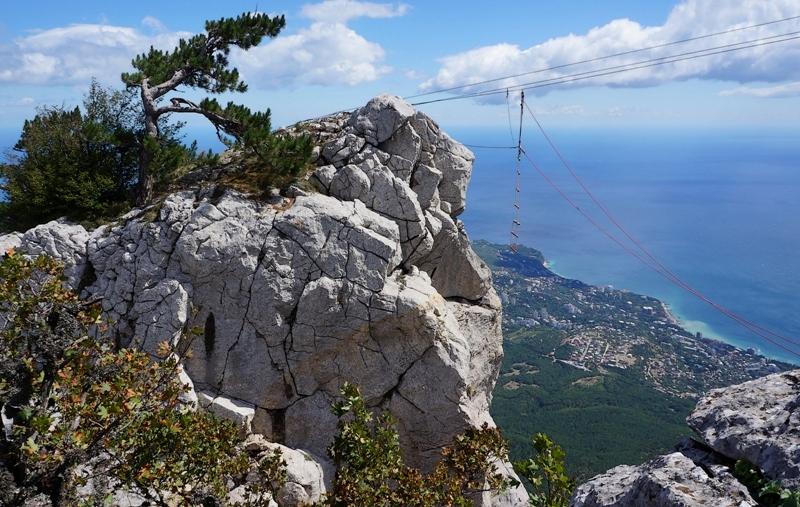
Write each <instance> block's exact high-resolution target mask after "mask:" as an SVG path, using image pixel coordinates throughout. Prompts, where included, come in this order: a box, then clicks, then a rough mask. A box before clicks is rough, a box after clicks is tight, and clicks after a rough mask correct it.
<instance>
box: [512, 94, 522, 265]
mask: <svg viewBox="0 0 800 507" xmlns="http://www.w3.org/2000/svg"><path fill="white" fill-rule="evenodd" d="M524 117H525V92H522V94H521V96H520V99H519V136H518V137H517V183H516V186H515V187H514V218H513V220H512V221H511V240H510V241H509V243H508V247H509V248H510V249H511V251H512V252H514V253H517V248H519V230H520V229H521V228H522V224H521V223H520V221H519V210H520V207H519V188H520V177H521V176H522V171H521V167H520V166H521V165H522V120H523V119H524Z"/></svg>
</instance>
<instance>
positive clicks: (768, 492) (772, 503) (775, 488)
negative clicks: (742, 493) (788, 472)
mask: <svg viewBox="0 0 800 507" xmlns="http://www.w3.org/2000/svg"><path fill="white" fill-rule="evenodd" d="M734 475H735V476H736V478H737V479H739V480H740V481H742V484H744V485H745V486H747V489H749V490H750V492H751V493H752V494H753V497H754V498H756V499H757V500H758V502H759V503H760V504H761V505H764V506H765V507H800V491H791V490H789V489H785V488H783V487H782V486H781V481H778V480H775V481H770V480H767V479H766V478H765V477H764V474H762V473H761V470H759V469H758V467H757V466H755V465H753V464H752V463H750V462H748V461H746V460H743V459H740V460H739V461H737V462H736V465H735V466H734Z"/></svg>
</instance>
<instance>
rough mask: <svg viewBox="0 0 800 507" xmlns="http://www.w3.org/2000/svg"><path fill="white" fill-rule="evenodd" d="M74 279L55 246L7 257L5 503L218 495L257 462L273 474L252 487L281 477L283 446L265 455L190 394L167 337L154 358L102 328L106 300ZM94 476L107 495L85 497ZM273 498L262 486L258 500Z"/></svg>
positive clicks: (1, 336) (0, 467) (2, 340)
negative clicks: (187, 401)
mask: <svg viewBox="0 0 800 507" xmlns="http://www.w3.org/2000/svg"><path fill="white" fill-rule="evenodd" d="M64 279H65V278H64V275H63V268H62V266H60V265H59V264H58V263H57V262H55V261H53V260H52V259H49V258H46V257H39V258H37V259H35V260H32V261H31V260H27V259H25V258H24V257H23V256H22V255H21V254H20V253H18V252H15V251H11V252H9V253H8V254H7V255H6V257H5V258H4V259H3V261H2V264H0V315H2V316H3V317H4V319H3V321H2V328H0V407H2V410H3V413H4V415H5V416H6V417H9V418H11V419H12V421H13V432H12V433H11V434H8V433H4V434H3V435H2V436H1V438H0V499H3V505H9V506H12V505H25V504H26V502H27V501H29V500H30V499H31V498H33V497H35V496H37V495H41V494H43V495H45V496H46V497H48V498H49V499H50V501H51V502H52V504H53V505H54V506H62V505H82V504H83V505H98V504H106V505H108V504H109V503H110V502H112V501H113V496H112V491H111V490H112V489H115V488H117V489H118V488H119V487H124V488H126V489H127V488H131V489H133V490H134V491H135V492H137V493H138V494H140V495H143V496H144V497H146V498H147V499H148V500H149V501H150V502H151V504H154V505H167V504H169V505H171V506H188V505H196V504H198V503H199V504H203V505H207V504H208V502H211V503H212V504H213V503H214V502H219V501H220V500H221V499H223V498H225V495H226V492H227V489H228V486H229V485H228V484H227V483H228V481H234V483H236V482H237V481H238V482H242V481H244V477H245V474H246V473H247V472H248V471H250V470H252V469H253V467H257V468H258V470H259V471H260V477H261V480H259V481H255V482H252V483H251V484H250V486H249V490H250V491H252V492H254V493H258V492H259V491H264V490H265V489H267V490H269V489H272V488H274V487H277V486H279V485H280V484H281V482H282V480H283V477H284V473H285V472H284V470H283V468H282V461H281V459H280V455H273V456H269V457H267V459H265V460H263V461H261V462H260V463H258V464H257V463H254V462H253V461H252V460H251V457H250V456H249V455H248V454H246V453H243V452H239V451H238V450H237V449H236V447H235V444H236V442H237V435H238V430H237V428H236V427H235V426H234V425H233V424H232V423H230V422H226V421H220V420H217V419H216V418H215V417H214V416H213V415H211V414H209V413H205V412H196V411H193V410H192V409H191V408H190V407H186V406H182V404H181V402H180V401H179V396H180V395H181V394H183V393H184V392H185V390H186V387H185V386H184V385H183V384H182V383H181V382H180V381H179V379H178V373H179V371H180V367H181V358H180V357H178V356H177V355H176V354H175V351H176V349H175V348H173V347H170V346H168V345H167V344H166V343H165V344H162V346H161V348H160V351H159V352H160V354H161V355H162V356H164V358H163V359H162V360H159V361H154V360H153V358H152V357H150V356H149V355H148V354H146V353H144V352H141V351H138V350H135V349H130V348H129V349H121V350H117V349H115V348H114V347H113V345H112V343H110V342H109V341H105V340H103V339H99V338H96V337H94V336H93V334H94V333H90V332H89V330H90V329H91V328H92V327H93V326H96V329H98V330H100V331H102V329H103V327H104V324H103V322H102V321H101V319H100V318H99V310H98V309H97V308H95V307H94V306H91V305H87V304H85V303H82V302H80V301H79V300H78V299H77V297H76V296H75V295H74V294H73V293H71V292H69V291H67V290H65V289H64V288H63V286H62V283H63V281H64ZM84 465H86V466H84ZM91 479H96V480H95V481H94V486H95V496H94V497H91V498H85V497H81V496H80V495H79V494H78V490H79V488H80V487H81V486H83V485H84V484H86V483H87V482H88V481H89V480H91ZM103 484H106V487H105V488H104V487H103ZM108 484H111V485H112V486H108ZM267 502H268V497H267V496H264V495H256V496H254V497H253V501H252V502H251V505H266V504H267Z"/></svg>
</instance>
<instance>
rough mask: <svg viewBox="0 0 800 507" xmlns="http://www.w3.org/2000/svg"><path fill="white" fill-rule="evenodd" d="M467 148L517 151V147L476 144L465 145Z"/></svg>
mask: <svg viewBox="0 0 800 507" xmlns="http://www.w3.org/2000/svg"><path fill="white" fill-rule="evenodd" d="M463 146H466V147H467V148H482V149H485V150H516V149H517V147H516V146H479V145H476V144H464V145H463Z"/></svg>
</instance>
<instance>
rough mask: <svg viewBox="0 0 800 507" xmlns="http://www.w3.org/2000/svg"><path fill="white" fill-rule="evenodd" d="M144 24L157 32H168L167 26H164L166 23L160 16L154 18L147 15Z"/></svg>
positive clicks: (143, 20)
mask: <svg viewBox="0 0 800 507" xmlns="http://www.w3.org/2000/svg"><path fill="white" fill-rule="evenodd" d="M142 25H144V26H146V27H149V28H150V29H151V30H153V31H154V32H156V33H166V32H167V27H166V26H164V23H162V22H161V20H159V19H158V18H154V17H153V16H145V17H144V18H143V19H142Z"/></svg>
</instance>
